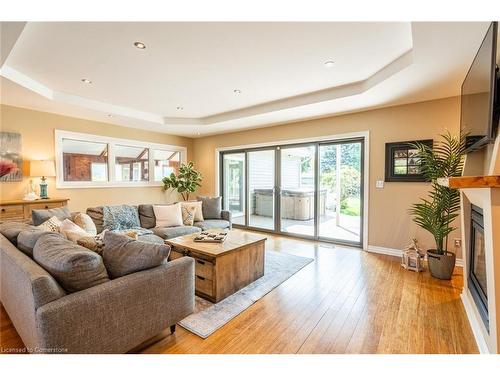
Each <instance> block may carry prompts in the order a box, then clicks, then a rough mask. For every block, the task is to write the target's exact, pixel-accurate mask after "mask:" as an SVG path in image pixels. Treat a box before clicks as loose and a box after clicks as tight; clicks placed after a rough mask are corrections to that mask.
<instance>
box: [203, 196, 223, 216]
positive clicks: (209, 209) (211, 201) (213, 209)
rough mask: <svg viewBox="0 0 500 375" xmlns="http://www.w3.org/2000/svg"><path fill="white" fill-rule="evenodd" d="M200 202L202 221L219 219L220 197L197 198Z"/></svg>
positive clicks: (220, 209)
mask: <svg viewBox="0 0 500 375" xmlns="http://www.w3.org/2000/svg"><path fill="white" fill-rule="evenodd" d="M198 200H199V201H201V208H202V211H203V219H204V220H207V219H220V215H221V211H222V198H221V197H214V198H211V197H198Z"/></svg>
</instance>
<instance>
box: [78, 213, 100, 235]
mask: <svg viewBox="0 0 500 375" xmlns="http://www.w3.org/2000/svg"><path fill="white" fill-rule="evenodd" d="M73 222H74V223H75V224H76V225H78V226H79V227H80V228H82V229H83V230H84V231H85V232H87V233H88V234H91V235H93V236H95V235H96V234H97V228H96V226H95V224H94V222H93V221H92V218H91V217H90V216H89V215H87V214H84V213H83V212H79V213H77V214H76V215H75V216H74V217H73Z"/></svg>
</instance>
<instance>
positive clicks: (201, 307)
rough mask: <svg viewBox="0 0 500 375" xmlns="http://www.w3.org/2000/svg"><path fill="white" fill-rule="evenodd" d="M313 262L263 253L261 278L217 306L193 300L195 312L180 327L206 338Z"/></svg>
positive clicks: (274, 253)
mask: <svg viewBox="0 0 500 375" xmlns="http://www.w3.org/2000/svg"><path fill="white" fill-rule="evenodd" d="M312 261H313V259H310V258H304V257H299V256H296V255H290V254H285V253H279V252H276V251H270V250H266V256H265V264H264V276H262V277H261V278H260V279H258V280H256V281H254V282H253V283H251V284H250V285H248V286H246V287H245V288H243V289H241V290H240V291H238V292H236V293H235V294H233V295H232V296H229V297H227V298H226V299H224V300H222V301H221V302H219V303H216V304H213V303H211V302H208V301H206V300H204V299H202V298H199V297H196V302H195V304H196V306H195V312H194V313H193V314H191V315H189V316H188V317H187V318H185V319H183V320H182V321H181V322H180V323H179V325H180V326H181V327H184V328H185V329H187V330H188V331H191V332H193V333H194V334H196V335H198V336H200V337H202V338H204V339H205V338H207V337H208V336H210V335H211V334H212V333H214V332H215V331H217V330H218V329H219V328H221V327H222V326H224V325H225V324H226V323H228V322H229V321H231V320H232V319H234V318H235V317H236V316H237V315H238V314H240V313H242V312H243V311H245V310H246V309H248V308H249V307H250V306H251V305H252V304H254V303H255V302H257V301H258V300H259V299H261V298H262V297H264V296H265V295H266V294H267V293H269V292H270V291H271V290H273V289H274V288H276V287H277V286H278V285H280V284H281V283H283V282H284V281H285V280H287V279H289V278H290V277H291V276H293V275H294V274H295V273H297V272H298V271H300V270H301V269H302V268H303V267H305V266H306V265H308V264H309V263H311V262H312Z"/></svg>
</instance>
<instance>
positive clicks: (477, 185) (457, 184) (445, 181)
mask: <svg viewBox="0 0 500 375" xmlns="http://www.w3.org/2000/svg"><path fill="white" fill-rule="evenodd" d="M437 182H438V184H440V185H443V186H447V187H449V188H453V189H481V188H493V189H495V188H500V176H462V177H446V178H439V179H438V180H437Z"/></svg>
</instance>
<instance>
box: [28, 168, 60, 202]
mask: <svg viewBox="0 0 500 375" xmlns="http://www.w3.org/2000/svg"><path fill="white" fill-rule="evenodd" d="M55 175H56V169H55V167H54V162H53V161H52V160H32V161H30V176H31V177H41V180H42V182H40V199H48V198H49V197H48V195H47V182H46V180H47V179H46V177H54V176H55Z"/></svg>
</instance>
